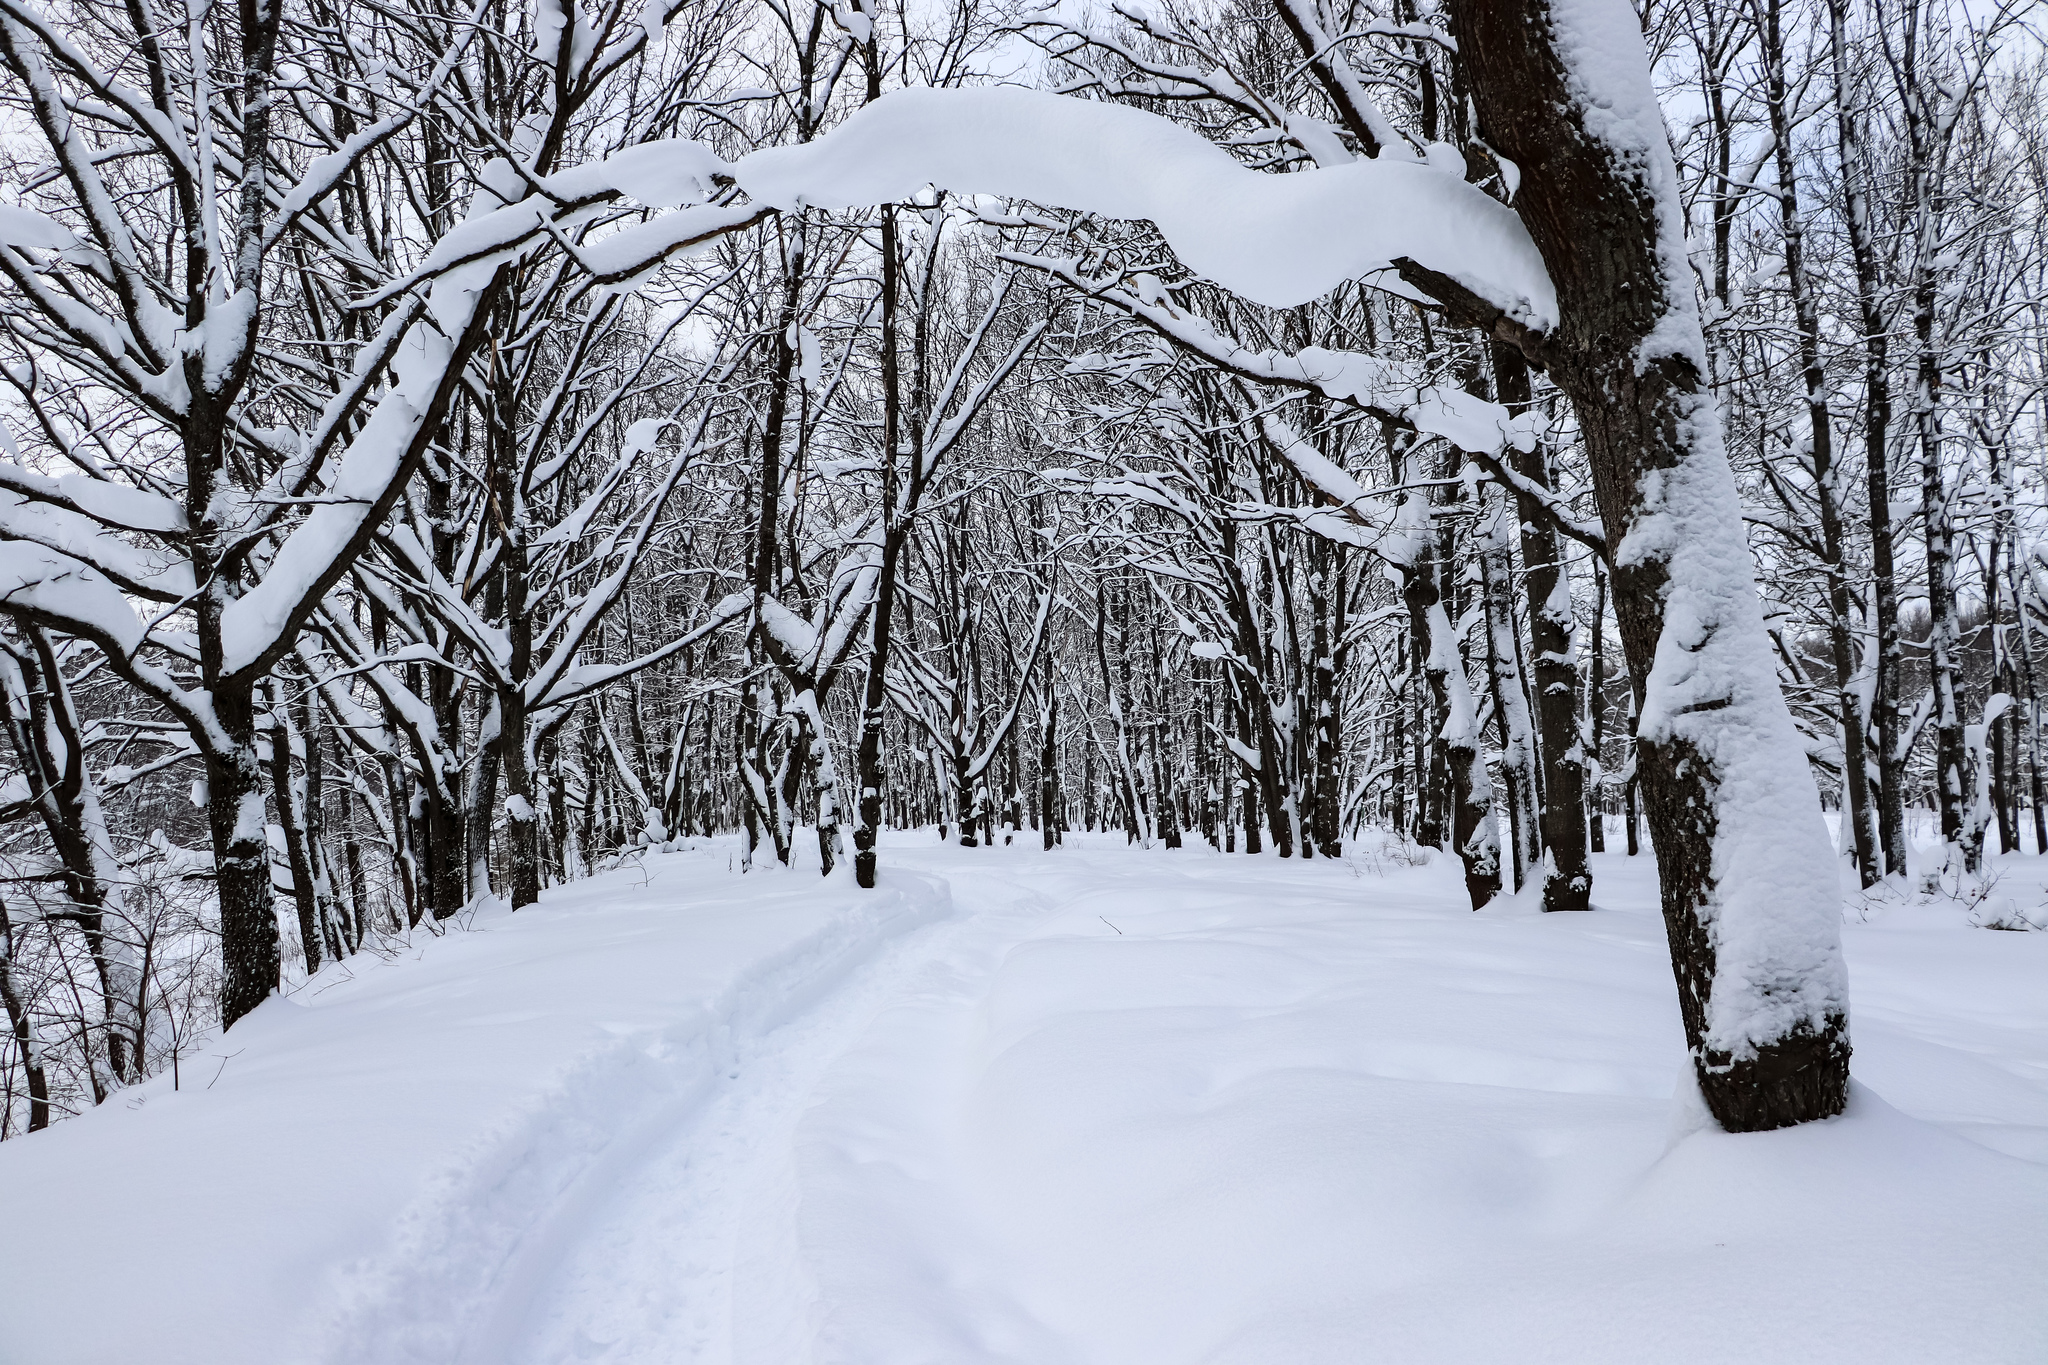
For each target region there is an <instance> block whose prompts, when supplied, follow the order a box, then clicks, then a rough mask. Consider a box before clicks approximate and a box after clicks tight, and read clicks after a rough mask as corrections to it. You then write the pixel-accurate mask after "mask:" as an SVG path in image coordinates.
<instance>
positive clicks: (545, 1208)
mask: <svg viewBox="0 0 2048 1365" xmlns="http://www.w3.org/2000/svg"><path fill="white" fill-rule="evenodd" d="M1026 837H1029V836H1026ZM688 842H689V843H690V845H691V846H690V847H689V848H688V849H687V850H686V851H682V852H676V853H664V854H649V855H648V856H647V857H646V858H645V860H644V862H642V863H640V864H639V865H637V866H631V867H627V868H624V869H622V870H620V871H617V872H613V873H609V874H607V875H605V876H602V877H599V878H596V879H593V880H591V881H587V882H583V883H579V884H577V885H575V886H573V887H571V888H568V889H566V890H562V891H554V892H550V893H549V895H548V896H547V897H546V898H545V899H544V900H543V901H542V903H541V904H540V905H539V906H536V907H532V908H529V909H527V910H523V911H520V912H519V913H518V914H516V915H515V914H512V913H510V912H509V911H508V910H506V909H504V908H503V907H502V905H499V906H497V907H496V908H490V909H486V910H484V911H481V912H479V913H478V915H477V916H476V917H475V919H474V922H473V924H472V925H471V927H470V928H468V929H467V930H466V931H460V930H459V931H456V932H452V933H449V934H447V935H446V936H445V937H442V938H439V939H435V938H430V937H428V936H426V935H423V934H422V935H416V936H415V939H414V941H413V944H412V945H411V946H410V947H409V948H407V949H406V950H405V951H404V952H402V953H400V954H398V955H397V956H395V957H394V958H392V959H391V960H388V961H380V960H373V959H367V958H358V959H356V960H354V961H352V962H350V963H347V964H342V965H341V966H331V967H329V968H328V969H327V970H325V971H323V972H322V973H321V974H319V975H318V976H317V977H315V978H313V979H312V980H311V981H310V982H306V983H304V984H302V985H300V986H298V987H296V988H295V989H294V990H293V992H292V993H291V994H289V995H287V996H284V997H281V998H278V999H274V1000H272V1001H270V1002H269V1003H267V1004H265V1005H264V1006H262V1007H261V1008H260V1009H258V1010H257V1011H256V1012H255V1013H254V1014H252V1015H251V1016H249V1018H248V1019H246V1020H245V1021H244V1022H242V1023H241V1024H240V1025H238V1026H237V1027H236V1028H235V1030H234V1031H233V1032H232V1033H231V1034H229V1035H228V1036H227V1038H226V1039H225V1040H215V1041H212V1042H206V1043H202V1044H201V1046H200V1047H199V1048H198V1049H197V1051H196V1052H195V1053H194V1054H193V1055H191V1056H189V1057H188V1058H187V1059H186V1060H185V1062H184V1064H183V1066H182V1068H181V1073H182V1074H181V1084H180V1087H179V1088H178V1089H176V1090H174V1089H173V1088H172V1084H171V1079H170V1078H169V1077H162V1078H158V1079H157V1080H154V1081H151V1082H149V1083H148V1084H146V1085H143V1086H139V1087H136V1088H134V1089H132V1090H130V1091H128V1092H125V1093H124V1094H122V1095H120V1096H117V1097H116V1098H115V1099H114V1100H113V1101H111V1102H110V1103H108V1104H107V1105H105V1106H103V1107H102V1108H101V1109H99V1110H97V1111H95V1112H93V1113H91V1114H88V1115H86V1116H84V1117H82V1118H79V1119H76V1120H72V1121H70V1122H66V1123H63V1124H60V1125H58V1126H57V1127H56V1128H54V1129H52V1130H50V1131H48V1132H46V1133H42V1134H37V1135H35V1136H32V1137H28V1138H23V1139H19V1140H15V1141H10V1142H7V1143H5V1144H0V1191H4V1195H5V1199H6V1207H7V1213H8V1226H9V1228H10V1229H11V1231H12V1233H13V1235H10V1236H8V1237H6V1238H0V1285H4V1286H5V1289H4V1291H0V1360H5V1361H8V1362H15V1361H21V1362H36V1365H70V1363H71V1362H78V1363H79V1365H86V1363H90V1365H103V1363H104V1362H109V1361H116V1360H148V1361H151V1362H161V1363H162V1365H181V1363H182V1362H195V1363H196V1362H205V1363H206V1365H241V1363H243V1362H246V1363H247V1365H284V1363H286V1362H302V1361H303V1362H340V1361H347V1362H380V1363H382V1362H390V1363H392V1365H397V1362H458V1361H468V1362H487V1363H488V1365H522V1363H523V1362H571V1361H606V1362H661V1363H662V1365H675V1363H676V1362H696V1361H706V1362H719V1363H720V1365H724V1363H726V1362H762V1363H766V1365H799V1363H800V1362H835V1363H837V1362H846V1363H848V1365H851V1363H853V1362H863V1363H866V1362H874V1363H875V1365H914V1363H915V1362H947V1363H948V1365H966V1363H969V1362H976V1363H978V1362H990V1363H993V1362H1015V1363H1016V1365H1061V1363H1064V1362H1075V1363H1076V1365H1079V1363H1083V1362H1087V1363H1091V1365H1092V1363H1097V1362H1099V1363H1100V1365H1181V1363H1183V1362H1185V1363H1186V1365H1196V1363H1197V1362H1202V1363H1204V1365H1225V1363H1226V1362H1231V1363H1235V1362H1242V1363H1244V1365H1252V1363H1253V1362H1257V1363H1258V1365H1273V1363H1274V1362H1286V1363H1287V1365H1319V1363H1321V1362H1329V1363H1330V1365H1336V1363H1337V1362H1344V1363H1345V1365H1352V1363H1353V1362H1360V1361H1389V1362H1403V1363H1404V1365H1407V1363H1412V1362H1451V1361H1457V1362H1465V1361H1470V1362H1501V1361H1516V1362H1528V1361H1560V1362H1574V1363H1578V1362H1610V1361H1611V1362H1630V1365H1635V1363H1637V1362H1642V1361H1649V1360H1654V1361H1658V1362H1709V1361H1711V1362H1721V1361H1727V1362H1736V1361H1742V1362H1755V1361H1799V1362H1802V1365H1808V1363H1812V1362H1830V1361H1843V1362H1849V1361H1854V1362H1858V1363H1859V1365H1882V1363H1883V1362H1909V1361H1910V1362H1925V1361H1932V1360H1943V1361H1970V1362H2038V1361H2040V1360H2042V1359H2044V1358H2048V993H2044V992H2043V991H2042V990H2041V989H2040V983H2041V981H2042V979H2043V975H2044V970H2048V934H2022V933H1993V932H1987V931H1984V930H1980V929H1972V928H1968V927H1966V926H1965V924H1964V923H1963V918H1962V916H1961V914H1960V913H1959V912H1953V911H1940V910H1933V909H1928V908H1927V907H1925V906H1920V907H1917V908H1915V907H1910V906H1904V905H1900V906H1894V907H1892V908H1890V909H1886V910H1883V911H1878V912H1872V913H1871V914H1870V915H1869V917H1868V918H1867V920H1863V921H1859V922H1854V923H1851V924H1850V925H1849V926H1848V929H1847V932H1846V941H1847V945H1848V956H1849V962H1850V966H1851V970H1852V972H1853V973H1854V976H1855V986H1856V993H1857V1001H1858V1014H1857V1016H1856V1021H1855V1029H1856V1047H1857V1051H1856V1067H1857V1075H1858V1079H1859V1084H1858V1086H1857V1087H1856V1089H1855V1092H1854V1094H1853V1097H1852V1101H1851V1106H1850V1110H1849V1112H1848V1114H1847V1115H1846V1116H1844V1117H1842V1118H1840V1119H1837V1120H1833V1121H1830V1122H1826V1123H1820V1124H1812V1125H1807V1126H1804V1127H1801V1128H1797V1129H1792V1130H1787V1131H1782V1132H1777V1133H1766V1134H1756V1135H1750V1136H1744V1137H1733V1136H1729V1135H1727V1134H1725V1133H1722V1132H1720V1131H1718V1130H1717V1129H1714V1128H1713V1127H1712V1126H1711V1124H1710V1123H1708V1122H1707V1121H1706V1120H1705V1118H1704V1116H1703V1114H1702V1113H1701V1111H1700V1109H1699V1106H1698V1101H1697V1098H1696V1094H1695V1093H1694V1092H1693V1091H1692V1090H1691V1082H1690V1070H1689V1067H1688V1065H1687V1063H1686V1060H1685V1052H1684V1045H1683V1041H1682V1038H1681V1035H1680V1030H1679V1026H1678V1017H1677V1009H1676V1002H1675V999H1674V995H1673V987H1672V983H1671V976H1670V971H1669V967H1668V964H1667V959H1666V956H1665V951H1664V946H1663V933H1662V929H1661V927H1660V922H1659V920H1658V918H1657V915H1656V913H1655V911H1654V908H1653V903H1654V898H1655V893H1654V885H1655V877H1654V868H1653V865H1652V863H1651V861H1650V859H1649V858H1648V857H1644V858H1639V859H1634V860H1630V859H1627V858H1624V857H1621V856H1619V855H1606V856H1601V857H1597V858H1596V859H1595V874H1596V879H1597V880H1596V890H1595V899H1596V901H1597V902H1598V903H1599V904H1600V905H1601V906H1602V907H1603V908H1602V909H1601V910H1599V911H1596V912H1595V913H1592V914H1587V915H1576V916H1544V915H1542V914H1540V913H1537V912H1536V911H1535V910H1534V908H1533V906H1532V905H1531V904H1530V903H1529V899H1528V898H1507V899H1504V900H1501V901H1498V902H1496V903H1495V905H1494V906H1493V907H1491V908H1489V909H1488V910H1486V911H1483V912H1480V913H1477V914H1475V913H1472V912H1471V911H1469V910H1466V909H1464V908H1463V903H1464V887H1463V885H1462V882H1461V880H1460V878H1459V875H1458V867H1457V864H1456V862H1455V860H1453V859H1448V858H1438V859H1436V860H1434V861H1433V862H1430V863H1428V864H1427V865H1425V866H1419V867H1418V866H1410V865H1408V860H1406V859H1405V858H1401V857H1397V856H1394V855H1393V851H1390V850H1388V849H1386V848H1385V847H1384V846H1380V845H1371V844H1368V845H1365V846H1360V847H1355V848H1354V850H1353V851H1352V853H1351V856H1349V857H1348V858H1347V859H1345V860H1342V861H1316V862H1311V863H1306V864H1303V863H1299V862H1286V861H1281V860H1278V859H1275V858H1272V857H1270V856H1268V857H1261V858H1246V857H1243V856H1236V857H1225V856H1221V855H1217V854H1214V853H1211V852H1210V851H1208V850H1207V849H1206V848H1205V847H1198V848H1190V849H1183V850H1180V851H1177V852H1173V853H1167V852H1164V851H1142V850H1138V851H1133V850H1127V849H1126V848H1124V847H1123V841H1122V840H1121V838H1117V839H1115V840H1113V841H1107V840H1105V841H1097V840H1093V839H1089V838H1085V837H1084V838H1079V839H1077V840H1076V841H1075V843H1074V844H1072V845H1070V846H1069V847H1067V848H1063V849H1061V850H1058V851H1055V852H1054V853H1051V854H1043V853H1040V852H1039V851H1038V850H1037V849H1036V847H1035V840H1034V841H1033V846H1032V847H1029V848H1025V847H1018V848H995V849H983V850H961V849H957V848H949V847H941V846H937V845H935V844H934V843H933V841H932V838H931V836H930V835H929V834H922V835H899V836H892V837H890V838H888V839H885V841H884V846H883V852H884V875H883V885H882V889H881V890H880V891H878V892H874V893H863V892H860V891H858V890H857V889H855V888H854V887H853V886H852V885H851V883H850V882H849V881H847V880H846V879H845V878H844V877H843V876H840V877H835V878H834V879H832V880H829V881H822V880H820V879H819V878H818V877H817V876H816V874H815V868H813V869H812V870H810V871H803V870H798V871H793V872H783V871H770V872H763V871H758V870H757V871H755V872H753V873H751V874H741V873H739V872H738V871H736V870H733V858H732V853H733V849H732V848H731V846H730V843H729V841H726V840H718V841H712V842H709V843H706V842H705V841H701V840H695V841H688ZM809 846H810V845H809V844H807V843H806V842H805V841H802V840H800V841H799V847H809ZM2040 862H2041V860H2039V859H2032V858H2026V859H2017V858H2015V859H2007V860H2006V862H2005V866H2006V869H2007V871H2008V873H2009V874H2010V877H2011V878H2012V880H2009V882H2008V887H2014V886H2018V885H2019V884H2020V883H2021V882H2027V883H2030V884H2032V886H2033V890H2034V891H2035V892H2038V891H2039V889H2040V888H2039V885H2038V884H2039V883H2040V881H2041V880H2042V879H2043V875H2044V869H2043V868H2042V867H2040V866H2039V864H2040ZM1674 1080H1676V1081H1677V1082H1678V1085H1679V1094H1678V1096H1676V1097H1674V1094H1673V1085H1674ZM110 1286H113V1287H118V1288H117V1289H110Z"/></svg>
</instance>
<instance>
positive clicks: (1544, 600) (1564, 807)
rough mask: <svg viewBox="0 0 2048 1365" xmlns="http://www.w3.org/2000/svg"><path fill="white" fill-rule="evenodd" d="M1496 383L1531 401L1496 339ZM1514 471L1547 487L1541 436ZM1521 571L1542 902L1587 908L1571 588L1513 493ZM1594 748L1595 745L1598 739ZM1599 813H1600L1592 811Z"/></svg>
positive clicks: (1552, 549)
mask: <svg viewBox="0 0 2048 1365" xmlns="http://www.w3.org/2000/svg"><path fill="white" fill-rule="evenodd" d="M1493 363H1494V383H1495V387H1496V389H1497V390H1498V392H1499V395H1500V399H1501V401H1502V402H1503V403H1504V404H1506V405H1507V408H1508V411H1510V412H1521V411H1526V410H1527V409H1528V407H1529V405H1530V402H1531V390H1530V384H1529V370H1528V362H1527V361H1526V360H1525V359H1524V358H1523V356H1522V353H1521V352H1520V351H1518V350H1515V349H1514V348H1513V347H1511V346H1506V345H1503V344H1501V343H1499V342H1496V343H1494V347H1493ZM1514 462H1515V471H1516V472H1517V473H1518V474H1520V475H1521V476H1522V477H1523V478H1524V479H1525V480H1528V481H1529V482H1530V483H1532V484H1534V485H1535V486H1536V487H1538V488H1541V489H1548V488H1550V486H1551V477H1550V452H1549V451H1548V450H1547V449H1546V448H1545V445H1544V443H1543V442H1542V441H1532V442H1530V445H1529V449H1528V450H1527V451H1520V450H1518V451H1516V452H1515V456H1514ZM1516 510H1517V511H1518V513H1519V514H1520V521H1521V538H1522V572H1523V574H1524V575H1526V591H1527V594H1528V602H1529V645H1530V652H1531V653H1532V654H1533V655H1534V656H1535V657H1534V658H1533V659H1532V660H1531V667H1530V670H1529V671H1530V674H1531V675H1532V681H1533V682H1534V683H1535V687H1536V735H1537V741H1538V744H1539V746H1540V748H1541V750H1542V761H1543V808H1542V812H1541V819H1542V826H1543V850H1544V873H1543V908H1544V909H1545V910H1554V911H1564V910H1584V909H1586V908H1587V907H1588V906H1589V905H1590V904H1591V896H1592V891H1593V874H1592V871H1591V869H1590V867H1589V865H1588V864H1587V861H1586V839H1587V834H1588V830H1587V825H1586V750H1585V745H1584V744H1583V743H1582V742H1581V740H1580V738H1579V669H1578V661H1577V659H1576V657H1575V656H1574V654H1573V648H1572V587H1571V579H1570V577H1569V576H1568V575H1567V574H1566V572H1565V562H1564V540H1563V537H1561V536H1559V535H1558V533H1557V530H1556V528H1555V527H1554V526H1552V525H1551V522H1550V518H1549V517H1547V516H1546V515H1544V511H1543V509H1542V508H1541V507H1539V506H1536V505H1535V500H1534V499H1533V498H1531V497H1529V496H1527V495H1522V496H1521V497H1519V498H1518V500H1517V505H1516ZM1596 629H1597V627H1596ZM1594 752H1595V753H1596V754H1597V753H1598V752H1599V746H1598V744H1597V743H1595V745H1594ZM1594 818H1595V820H1597V819H1598V818H1599V812H1598V811H1597V810H1596V811H1595V812H1594Z"/></svg>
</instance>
